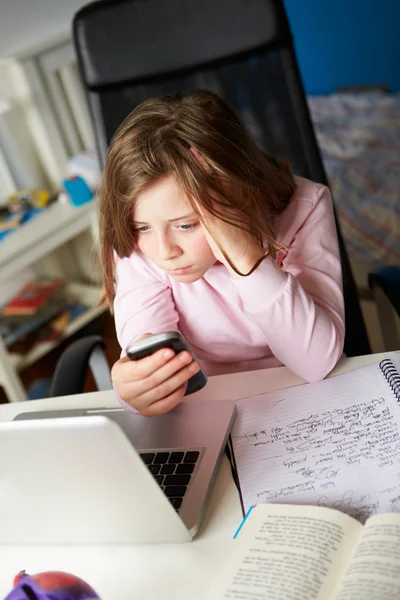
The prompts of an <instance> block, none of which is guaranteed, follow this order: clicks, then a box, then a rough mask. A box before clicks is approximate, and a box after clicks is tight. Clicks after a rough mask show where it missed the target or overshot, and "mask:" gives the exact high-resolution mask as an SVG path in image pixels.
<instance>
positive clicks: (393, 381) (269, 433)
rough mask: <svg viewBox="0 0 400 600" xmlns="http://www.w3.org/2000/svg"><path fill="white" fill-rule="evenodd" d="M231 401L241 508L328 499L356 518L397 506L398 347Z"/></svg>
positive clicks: (399, 504) (399, 474)
mask: <svg viewBox="0 0 400 600" xmlns="http://www.w3.org/2000/svg"><path fill="white" fill-rule="evenodd" d="M236 407H237V411H238V414H237V418H236V420H235V424H234V427H233V430H232V446H233V451H234V457H235V461H236V467H237V472H238V479H239V484H240V490H241V496H242V503H243V510H244V512H247V511H248V509H249V508H250V507H251V506H253V505H255V504H260V503H264V502H273V503H286V504H290V503H293V504H308V505H309V504H315V505H319V506H328V507H332V508H337V509H339V510H343V511H344V512H346V513H348V514H350V515H351V516H353V517H355V518H357V519H358V520H360V521H361V522H364V521H365V520H366V518H368V516H370V515H372V514H375V513H380V512H400V354H393V355H390V358H385V359H384V360H382V361H381V362H380V363H379V364H374V365H370V366H368V367H363V368H362V369H357V370H356V371H352V372H350V373H345V374H343V375H337V376H335V377H331V378H329V379H325V380H324V381H322V382H320V383H315V384H305V385H301V386H298V387H294V388H289V389H284V390H278V391H274V392H269V393H267V394H261V395H259V396H254V397H252V398H245V399H243V400H240V401H239V402H237V404H236Z"/></svg>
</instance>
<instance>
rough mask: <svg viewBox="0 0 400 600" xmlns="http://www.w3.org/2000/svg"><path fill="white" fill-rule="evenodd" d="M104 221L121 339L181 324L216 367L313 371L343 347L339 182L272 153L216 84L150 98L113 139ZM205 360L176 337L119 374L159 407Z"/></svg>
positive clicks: (123, 388)
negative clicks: (306, 173) (298, 172)
mask: <svg viewBox="0 0 400 600" xmlns="http://www.w3.org/2000/svg"><path fill="white" fill-rule="evenodd" d="M100 233H101V246H102V259H103V265H104V270H105V287H106V295H107V298H108V301H109V302H110V305H113V306H114V313H115V322H116V330H117V335H118V340H119V342H120V344H121V347H122V349H124V348H126V346H127V345H128V343H129V342H130V341H131V340H133V339H138V338H139V337H142V336H143V335H145V334H155V333H162V332H165V331H171V330H175V331H180V332H181V333H182V335H183V336H184V337H185V338H186V340H187V341H188V343H189V344H190V346H191V347H192V349H193V351H194V353H195V355H196V357H197V359H198V361H199V363H200V365H201V366H202V367H203V369H204V371H205V372H206V373H207V374H208V375H215V374H222V373H231V372H238V371H245V370H253V369H262V368H267V367H276V366H278V365H282V364H284V365H287V366H288V367H289V368H290V369H291V370H292V371H294V372H295V373H296V374H297V375H299V376H300V377H302V378H304V379H306V380H307V381H318V380H320V379H323V378H324V377H325V376H326V375H327V374H328V373H329V371H331V369H332V368H333V367H334V366H335V364H336V362H337V360H338V359H339V358H340V356H341V354H342V350H343V340H344V307H343V295H342V287H341V281H342V279H341V268H340V260H339V252H338V245H337V238H336V228H335V222H334V217H333V211H332V202H331V197H330V193H329V190H328V189H327V188H326V187H325V186H323V185H319V184H316V183H313V182H311V181H308V180H306V179H302V178H300V177H294V176H293V175H292V173H291V171H290V169H289V167H288V166H287V165H286V164H284V163H281V162H279V161H277V160H273V159H271V158H267V157H265V156H264V155H263V153H262V152H261V151H260V150H259V149H258V148H257V146H256V145H255V143H254V142H253V140H252V139H251V137H250V136H249V134H248V133H247V132H246V130H245V128H244V127H243V125H242V124H241V122H240V121H239V119H238V117H237V115H236V114H235V113H234V111H233V110H232V109H231V108H230V107H229V106H228V105H227V104H226V103H225V102H224V101H223V100H222V99H220V98H219V97H218V96H217V95H215V94H214V93H212V92H208V91H196V92H192V93H189V94H186V95H178V96H176V97H166V98H155V99H151V100H147V101H145V102H144V103H143V104H141V105H140V106H138V107H137V108H136V109H135V110H134V111H133V112H132V113H131V114H130V115H129V116H128V117H127V119H126V120H125V121H124V123H123V124H122V125H121V126H120V128H119V130H118V131H117V133H116V135H115V136H114V139H113V141H112V143H111V145H110V148H109V152H108V157H107V161H106V165H105V171H104V179H103V189H102V197H101V214H100ZM123 354H124V353H123ZM199 368H200V367H199V364H198V363H197V362H195V361H193V360H192V358H191V356H190V355H189V353H187V352H182V353H180V354H179V355H177V356H174V353H173V352H172V350H167V349H164V350H159V351H158V352H157V353H155V354H154V355H152V356H149V357H147V358H144V359H142V360H139V361H130V360H129V359H127V357H125V356H124V355H123V356H122V358H121V359H120V360H118V361H117V362H116V363H115V365H114V367H113V369H112V379H113V382H114V386H115V390H116V392H117V393H118V395H119V397H120V398H121V400H122V401H124V402H125V403H126V405H127V406H129V407H133V408H135V409H137V410H138V411H139V412H141V413H142V414H144V415H156V414H161V413H164V412H166V411H168V410H170V409H171V408H173V407H174V406H175V405H176V404H177V403H178V402H179V401H180V400H181V399H182V397H183V395H184V393H185V388H186V382H187V380H188V379H189V377H191V376H192V375H193V374H194V373H195V372H196V371H197V370H198V369H199Z"/></svg>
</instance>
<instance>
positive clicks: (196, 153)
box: [190, 146, 208, 171]
mask: <svg viewBox="0 0 400 600" xmlns="http://www.w3.org/2000/svg"><path fill="white" fill-rule="evenodd" d="M190 152H191V153H192V154H193V156H194V157H195V159H196V160H197V162H198V163H199V165H200V166H201V167H203V169H204V170H205V171H206V170H207V169H208V167H207V163H206V161H205V160H204V158H203V157H202V155H201V154H200V152H199V151H198V150H197V148H195V147H194V146H190Z"/></svg>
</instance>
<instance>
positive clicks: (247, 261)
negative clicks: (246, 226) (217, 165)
mask: <svg viewBox="0 0 400 600" xmlns="http://www.w3.org/2000/svg"><path fill="white" fill-rule="evenodd" d="M190 152H191V153H192V154H193V156H194V157H195V158H196V160H197V162H198V163H199V165H201V167H202V168H203V169H205V170H207V164H206V162H205V160H204V158H203V157H202V156H201V154H200V152H199V151H198V150H197V149H196V148H194V147H193V146H192V147H191V148H190ZM200 213H201V214H202V217H201V225H202V228H203V231H204V235H205V236H206V239H207V241H208V243H209V245H210V248H211V250H212V251H213V254H214V256H215V258H216V259H217V260H219V262H221V263H222V264H223V265H225V267H226V268H227V269H228V271H229V273H230V275H231V277H232V278H233V279H236V278H238V277H240V275H238V274H237V273H236V271H234V269H232V267H231V265H230V264H229V261H228V260H227V259H226V258H225V256H224V255H223V253H222V252H221V248H222V249H223V250H224V252H225V254H226V256H227V257H228V258H229V260H230V262H231V263H232V265H233V266H234V267H235V268H236V269H237V270H238V271H240V273H243V275H246V274H247V273H249V271H251V269H252V268H253V267H254V265H255V264H256V262H257V261H258V260H260V258H262V257H263V256H264V254H265V252H264V249H263V248H261V246H259V245H258V244H257V243H256V242H255V241H254V239H253V238H252V237H251V236H249V235H248V234H247V233H246V232H245V231H243V230H242V229H239V228H238V227H234V226H233V225H230V224H229V223H225V221H222V220H221V219H218V218H217V217H214V216H213V215H211V214H210V213H208V212H205V211H204V210H202V209H201V208H200ZM227 216H228V215H227ZM233 216H234V215H233Z"/></svg>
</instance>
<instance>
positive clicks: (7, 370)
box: [0, 177, 106, 402]
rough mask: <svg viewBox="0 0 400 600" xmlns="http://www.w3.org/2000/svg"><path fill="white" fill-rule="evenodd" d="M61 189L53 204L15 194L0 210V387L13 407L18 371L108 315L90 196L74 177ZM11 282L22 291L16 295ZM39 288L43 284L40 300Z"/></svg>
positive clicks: (35, 195) (18, 393) (19, 393)
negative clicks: (102, 301) (18, 283)
mask: <svg viewBox="0 0 400 600" xmlns="http://www.w3.org/2000/svg"><path fill="white" fill-rule="evenodd" d="M63 184H64V190H65V191H66V192H67V194H66V193H65V192H61V193H59V194H57V195H56V196H55V197H53V198H50V195H49V194H48V192H43V191H41V190H19V191H17V192H16V193H15V194H14V195H11V196H10V197H9V198H8V199H7V202H6V204H5V205H4V206H3V207H2V210H1V215H0V217H1V219H0V283H1V284H2V286H3V290H2V292H3V294H2V298H1V304H3V306H1V307H0V386H2V387H3V388H4V391H5V393H6V396H7V398H8V400H9V401H11V402H17V401H21V400H25V399H26V398H27V390H25V389H24V386H23V383H22V379H21V376H20V372H21V371H22V370H23V369H25V368H26V367H28V366H30V365H32V364H33V363H35V362H36V361H38V360H39V359H40V358H42V357H43V356H45V355H46V354H47V353H48V352H50V351H51V350H52V349H53V348H55V347H56V346H58V345H59V344H61V342H63V341H64V340H65V339H66V338H68V337H69V336H71V335H73V334H74V333H76V332H77V331H78V330H79V329H81V328H82V327H84V326H85V325H86V324H88V323H89V322H90V321H93V320H94V319H96V318H97V317H99V316H100V315H101V314H102V313H103V312H104V311H105V310H106V305H105V304H101V303H100V297H101V288H100V285H99V281H100V279H101V270H100V267H99V265H98V263H97V260H96V254H97V253H96V252H95V245H96V244H95V240H96V238H97V226H96V212H95V208H94V202H93V201H92V200H93V193H92V191H91V190H90V189H89V188H88V186H87V185H86V184H85V182H84V181H83V180H82V178H80V177H71V178H69V179H66V180H65V181H64V182H63ZM88 259H90V260H88ZM89 263H90V265H89ZM92 263H93V264H92ZM28 277H29V281H28V280H27V278H28ZM17 281H21V286H25V287H21V288H20V289H17V288H16V285H15V284H16V282H17ZM10 282H14V283H10ZM24 282H25V284H24ZM26 286H27V287H26ZM40 286H44V288H43V289H45V288H46V286H48V291H49V294H47V296H46V293H45V294H44V296H46V298H42V295H41V291H40ZM53 288H54V289H53ZM7 290H9V291H7ZM53 292H54V293H53ZM38 298H39V299H41V300H40V301H39V300H38ZM31 300H32V306H29V302H30V301H31ZM42 300H43V302H42ZM35 301H36V304H35ZM19 302H20V304H19ZM21 303H22V304H21ZM9 305H11V307H10V306H9Z"/></svg>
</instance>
